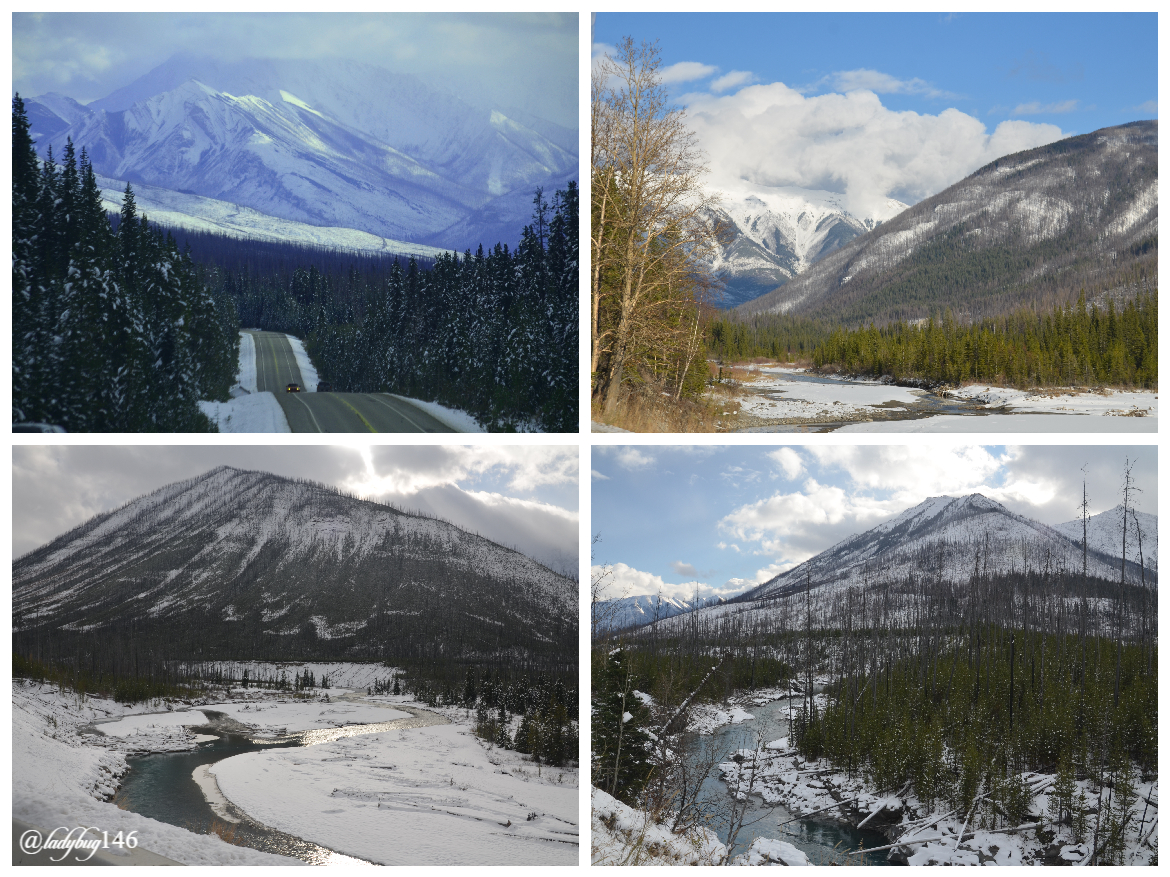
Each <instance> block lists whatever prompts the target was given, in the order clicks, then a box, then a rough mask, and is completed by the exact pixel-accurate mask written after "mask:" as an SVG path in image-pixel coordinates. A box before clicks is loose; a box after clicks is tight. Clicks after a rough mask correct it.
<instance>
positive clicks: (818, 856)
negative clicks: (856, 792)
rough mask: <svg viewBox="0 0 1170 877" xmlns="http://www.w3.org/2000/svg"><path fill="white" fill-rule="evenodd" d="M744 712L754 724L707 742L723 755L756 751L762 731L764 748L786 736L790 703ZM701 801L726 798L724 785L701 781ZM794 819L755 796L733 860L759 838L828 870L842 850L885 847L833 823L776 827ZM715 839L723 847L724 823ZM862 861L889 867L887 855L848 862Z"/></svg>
mask: <svg viewBox="0 0 1170 877" xmlns="http://www.w3.org/2000/svg"><path fill="white" fill-rule="evenodd" d="M745 709H746V710H747V711H748V712H749V713H751V714H752V715H753V716H755V720H754V721H745V722H743V723H742V724H738V725H724V726H722V727H720V728H718V729H716V730H715V731H714V732H713V733H712V734H711V735H710V739H711V742H712V743H713V744H714V745H715V746H717V747H719V748H721V749H722V750H724V751H727V752H731V751H732V750H735V749H753V748H755V741H756V733H757V731H759V730H763V731H764V732H765V733H764V742H765V743H767V742H769V741H772V740H776V739H778V738H780V737H785V736H787V734H788V701H787V700H774V701H772V702H771V703H767V704H764V705H763V706H746V707H745ZM702 789H703V793H704V796H705V797H707V798H708V799H710V800H718V799H719V798H720V797H725V796H727V795H728V787H727V784H726V783H724V782H723V780H721V779H720V778H719V775H718V772H714V773H713V774H712V775H709V776H708V777H707V779H706V780H705V781H704V783H703V786H702ZM790 819H797V815H796V814H793V813H790V812H789V811H788V810H786V809H785V808H784V807H783V806H781V805H775V806H773V805H769V804H766V803H764V800H763V798H762V797H760V796H759V795H756V794H753V795H752V796H751V800H750V803H749V809H748V812H747V814H746V815H745V817H744V820H743V826H742V827H741V828H740V830H739V833H738V835H736V838H735V848H734V849H733V850H731V851H730V853H731V854H732V855H739V854H740V853H743V852H746V851H747V849H748V847H750V846H751V844H752V841H753V840H755V839H756V838H757V837H769V838H773V839H775V840H783V841H787V842H788V843H790V844H792V845H793V846H795V847H796V848H797V849H799V850H801V851H802V852H804V853H805V854H806V855H807V856H808V857H809V860H810V861H811V862H812V864H814V865H821V864H829V863H830V862H833V861H836V860H837V859H839V858H840V856H841V854H842V853H843V852H845V851H846V850H855V849H858V848H859V847H860V846H861V844H864V845H865V846H866V847H867V848H872V847H879V846H885V845H886V844H888V843H889V840H887V839H886V836H885V835H884V834H882V833H881V832H877V831H870V830H869V829H860V830H858V829H856V828H851V827H849V826H845V825H838V824H836V823H832V822H827V821H825V822H821V821H818V820H816V819H815V818H814V819H797V821H795V822H792V823H790V824H788V825H786V826H784V827H783V828H781V827H779V826H780V823H783V822H788V821H789V820H790ZM713 827H714V828H715V830H716V832H717V833H718V834H719V839H720V840H721V841H723V842H724V843H727V837H728V834H729V826H728V825H727V824H726V823H722V824H720V825H717V826H713ZM857 859H864V860H865V864H867V865H888V864H889V861H887V859H886V853H885V852H879V853H865V854H863V855H862V856H854V857H851V861H855V860H857Z"/></svg>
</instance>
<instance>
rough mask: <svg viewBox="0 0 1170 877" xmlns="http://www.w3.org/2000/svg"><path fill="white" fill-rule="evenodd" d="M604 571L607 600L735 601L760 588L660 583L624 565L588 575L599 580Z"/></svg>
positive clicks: (659, 578)
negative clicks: (645, 597)
mask: <svg viewBox="0 0 1170 877" xmlns="http://www.w3.org/2000/svg"><path fill="white" fill-rule="evenodd" d="M607 569H608V572H609V577H608V579H607V580H606V587H605V589H604V592H603V595H602V596H603V597H604V598H605V599H608V600H613V599H617V598H620V597H640V596H642V595H644V594H650V595H654V594H662V596H664V597H671V598H674V599H676V600H677V599H686V600H690V599H691V598H693V597H694V596H695V594H696V593H698V595H699V596H700V597H713V596H719V597H734V596H735V595H736V594H739V593H742V592H743V591H746V590H747V589H748V588H754V587H755V586H756V585H757V584H759V582H747V581H744V580H743V579H731V580H729V581H728V582H727V583H726V584H725V585H723V586H722V587H716V586H714V585H709V584H707V583H706V582H696V581H690V582H679V583H677V584H676V583H673V582H667V581H663V579H662V576H659V575H655V574H654V573H648V572H643V571H642V570H639V569H634V568H633V567H632V566H627V565H626V564H624V563H615V564H613V565H612V566H610V567H608V568H607V567H604V566H594V567H591V575H592V577H593V578H595V579H596V578H597V577H598V576H600V575H604V574H605V573H606V571H607ZM761 581H767V579H762V580H761Z"/></svg>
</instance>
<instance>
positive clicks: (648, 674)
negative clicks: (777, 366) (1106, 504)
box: [591, 446, 1158, 865]
mask: <svg viewBox="0 0 1170 877" xmlns="http://www.w3.org/2000/svg"><path fill="white" fill-rule="evenodd" d="M975 450H976V449H973V448H964V449H962V450H960V451H957V452H956V453H955V454H954V455H953V459H951V461H950V466H951V467H952V471H950V472H948V473H946V474H942V473H941V472H939V471H934V465H935V464H936V463H938V462H939V460H938V459H935V458H934V457H932V452H931V451H930V450H929V449H927V448H925V447H923V448H919V449H917V452H918V456H919V457H920V459H914V453H915V451H914V450H912V449H907V451H908V454H905V455H904V454H894V453H889V451H890V448H888V447H887V446H881V447H879V448H875V449H869V448H862V447H856V448H850V447H848V446H834V447H832V448H824V449H814V450H809V449H807V448H805V449H801V451H800V452H797V451H794V450H792V449H791V448H782V449H780V450H774V451H770V452H767V454H766V458H767V459H768V460H771V461H773V463H774V465H773V467H772V479H773V480H774V481H776V480H779V479H786V480H788V481H795V482H796V483H795V484H793V485H791V486H789V487H785V486H783V484H782V483H777V484H775V485H774V486H772V487H767V486H763V485H765V484H766V483H767V480H768V479H766V478H761V476H762V475H765V474H767V473H766V471H761V467H760V463H761V462H762V460H761V459H759V458H758V457H757V455H751V454H748V453H747V452H744V451H743V450H742V449H740V450H739V451H728V452H726V453H721V454H720V455H719V457H718V459H717V460H713V459H710V455H705V456H704V458H703V460H702V461H701V462H698V461H693V462H692V461H689V460H688V459H687V457H685V456H682V455H680V454H676V455H671V456H670V457H669V462H667V460H666V459H663V460H660V461H658V465H660V466H662V467H663V468H668V469H669V475H662V476H661V477H651V478H639V479H637V484H636V485H634V486H633V487H632V488H631V489H632V490H634V491H637V495H638V496H643V495H645V494H646V493H647V487H648V486H649V485H651V484H655V483H657V484H659V485H663V484H664V482H666V481H669V482H670V483H682V484H689V485H692V487H691V488H690V489H673V488H672V489H671V491H670V492H671V496H670V498H669V502H670V504H671V505H675V506H683V507H686V508H688V509H689V510H690V511H688V513H687V514H686V516H685V518H684V516H680V515H674V514H673V513H671V512H669V511H665V510H663V509H661V508H658V507H657V506H658V504H659V503H660V502H661V501H659V500H655V499H651V498H647V499H642V500H638V501H637V508H636V509H631V511H630V512H629V514H630V515H633V516H652V517H653V516H659V515H662V516H665V517H666V518H667V519H668V520H670V521H671V523H672V526H673V527H674V528H676V529H679V530H680V532H677V533H673V534H672V536H671V537H667V539H664V540H660V541H663V542H664V543H666V544H667V545H668V547H667V549H666V550H667V551H669V552H671V553H670V554H668V555H666V556H667V557H674V558H679V557H681V558H683V559H685V560H687V561H692V560H693V561H695V562H687V563H683V562H681V561H679V560H673V561H671V563H670V566H671V567H672V568H674V569H675V571H676V573H678V574H679V575H688V574H689V575H692V576H696V577H697V580H696V581H694V582H693V583H691V584H690V585H683V586H677V585H668V584H663V585H662V586H661V587H662V588H663V591H662V592H660V593H667V594H669V593H677V592H679V591H682V592H683V593H685V592H686V591H687V590H688V589H693V592H694V593H696V594H700V593H703V594H711V593H712V591H714V593H715V595H716V596H715V597H707V598H706V600H705V601H704V604H698V605H694V606H686V605H685V604H684V605H681V606H680V605H679V601H678V600H677V599H673V600H667V601H665V602H666V605H667V606H669V607H670V610H669V611H663V612H660V613H656V614H655V615H650V614H649V613H647V612H645V611H644V610H643V611H640V612H634V611H631V610H630V608H629V607H632V606H638V605H639V604H644V603H646V602H648V603H649V605H651V606H654V605H657V604H656V602H655V600H654V596H653V594H650V595H646V596H638V595H637V592H636V591H635V593H634V594H633V595H629V594H628V591H629V590H630V589H633V588H636V587H637V586H638V584H639V583H641V582H645V581H647V580H650V581H653V579H654V578H655V576H653V575H652V574H651V573H650V571H648V570H647V566H646V564H645V561H644V560H643V561H642V562H640V563H639V562H638V558H639V557H641V556H642V555H639V554H638V553H637V549H634V548H632V547H631V546H633V545H636V544H637V540H634V541H632V542H631V541H630V540H628V539H625V538H623V537H614V539H615V540H617V541H619V542H620V543H621V545H622V546H624V551H623V554H622V555H619V556H622V557H623V560H622V563H621V564H620V565H613V566H609V565H605V564H599V565H595V566H594V568H593V583H594V588H595V603H594V617H595V624H594V628H593V650H592V671H591V679H592V697H593V701H592V708H593V716H594V723H593V730H592V735H593V736H592V747H591V748H592V753H593V757H594V771H593V776H592V781H593V785H594V790H593V801H592V803H593V847H592V861H593V863H594V864H597V865H617V864H627V865H628V864H699V865H702V864H708V865H719V864H740V865H766V864H788V865H800V864H838V865H841V864H862V863H864V864H887V863H888V864H911V865H931V864H933V865H947V864H949V865H958V864H970V865H986V864H997V865H1005V864H1010V865H1062V864H1106V863H1119V864H1120V863H1125V864H1138V863H1150V862H1154V861H1156V859H1155V857H1156V856H1157V851H1158V845H1157V834H1158V832H1157V825H1158V816H1157V809H1158V772H1157V746H1158V744H1157V651H1158V619H1157V614H1158V613H1157V606H1158V597H1157V588H1158V584H1157V582H1158V574H1157V570H1158V549H1157V528H1158V521H1157V516H1156V515H1154V514H1149V513H1144V512H1141V511H1139V510H1138V509H1137V508H1135V507H1134V505H1133V502H1134V500H1135V498H1136V497H1138V496H1139V495H1140V494H1139V491H1141V490H1143V486H1140V485H1144V488H1145V489H1149V487H1150V485H1149V483H1148V482H1143V481H1139V480H1138V479H1136V478H1135V477H1134V474H1135V470H1134V463H1133V458H1132V457H1130V458H1129V459H1127V461H1126V463H1125V466H1124V469H1123V471H1122V477H1121V488H1120V490H1119V491H1118V493H1119V495H1120V498H1121V502H1120V504H1119V505H1117V506H1115V507H1113V508H1109V509H1108V510H1106V511H1102V512H1098V513H1095V514H1092V515H1090V514H1089V508H1088V490H1089V487H1088V481H1087V480H1086V481H1085V482H1080V481H1077V484H1076V487H1077V490H1076V493H1075V495H1074V493H1073V491H1072V490H1071V489H1070V488H1071V487H1072V486H1073V485H1072V484H1068V485H1067V486H1066V487H1065V488H1064V489H1063V492H1061V493H1059V494H1058V495H1059V496H1060V499H1061V502H1060V507H1062V508H1063V507H1066V506H1067V507H1072V504H1073V501H1074V500H1080V501H1081V502H1082V509H1083V511H1082V514H1081V515H1080V516H1079V517H1077V518H1075V519H1073V520H1063V521H1062V522H1061V523H1059V524H1052V523H1042V522H1041V521H1039V520H1036V519H1034V518H1031V517H1029V516H1028V515H1026V514H1022V513H1020V512H1019V511H1013V510H1011V509H1009V508H1008V507H1006V506H1005V505H1004V504H1002V503H1001V502H998V501H996V500H995V499H992V498H989V497H988V496H985V495H983V494H982V493H978V492H976V493H968V494H965V495H959V496H931V497H928V498H926V499H924V500H921V501H919V502H917V503H915V504H911V505H906V506H903V505H902V504H901V503H896V504H895V507H901V510H900V511H897V512H896V513H888V512H886V511H883V510H881V505H882V499H881V497H882V496H883V495H885V489H884V487H883V486H884V485H897V488H896V491H897V490H907V489H913V488H912V485H914V484H915V483H916V482H919V481H920V480H921V481H926V480H928V479H932V478H940V477H941V478H957V477H963V475H969V474H972V473H969V472H964V471H963V469H964V467H966V466H972V467H974V466H978V465H980V462H982V463H983V464H984V465H986V464H987V463H988V462H989V461H988V460H986V459H984V460H982V461H980V455H979V454H978V453H976V452H975ZM1112 450H1113V449H1108V450H1107V451H1105V453H1109V452H1110V451H1112ZM1084 451H1085V452H1089V449H1088V448H1086V449H1084ZM662 456H663V457H665V455H662ZM760 456H764V455H760ZM1109 456H1110V459H1111V460H1112V459H1114V458H1115V454H1113V453H1109ZM816 458H820V459H821V460H823V461H825V463H826V464H827V465H824V466H818V467H815V468H814V467H813V464H812V460H814V459H816ZM603 459H604V460H606V461H610V462H611V463H612V462H615V461H619V460H620V457H618V456H616V455H609V456H606V457H605V458H603ZM896 460H901V461H902V463H903V464H904V465H899V464H898V463H896V462H895V461H896ZM684 461H685V462H684ZM713 464H714V465H715V466H716V467H717V469H718V471H719V472H720V474H721V479H720V480H732V479H739V482H738V490H739V491H743V490H749V491H750V492H749V494H748V496H747V497H743V496H738V497H737V499H738V502H739V504H740V505H739V507H738V508H736V509H735V510H734V511H729V512H727V513H726V514H725V513H724V512H725V511H726V510H720V509H719V508H718V506H716V508H714V509H711V510H710V511H707V509H708V508H709V506H710V505H711V502H712V500H713V499H715V498H717V497H720V496H722V495H723V494H724V491H725V490H730V491H731V494H732V495H736V493H737V492H738V491H737V490H736V489H735V488H724V487H720V488H714V487H702V488H700V487H697V486H695V485H696V484H697V481H696V479H695V478H693V477H689V476H691V475H692V474H693V473H697V472H700V471H704V472H706V470H709V469H710V468H711V467H712V465H713ZM619 465H620V463H619ZM642 465H645V462H644V461H643V463H642ZM806 467H807V468H806ZM837 467H844V468H846V469H847V470H848V471H851V472H852V473H854V478H856V479H857V481H854V482H853V483H852V484H851V483H849V482H848V481H845V482H844V483H842V482H840V481H838V480H837V479H835V478H834V477H833V475H832V472H833V470H834V469H835V468H837ZM763 468H764V469H765V470H766V469H767V468H768V467H766V466H765V467H763ZM599 469H601V472H600V473H599V474H600V475H604V476H605V478H606V479H607V480H599V481H597V482H595V491H597V490H606V491H609V490H613V491H615V492H621V491H622V488H618V487H615V488H610V487H609V486H608V485H609V481H608V478H609V475H608V474H607V473H608V472H612V471H613V469H612V466H603V467H599ZM956 469H957V470H958V471H954V470H956ZM985 471H986V470H985ZM1082 471H1083V472H1087V471H1088V467H1086V469H1084V470H1082ZM932 473H933V474H932ZM960 473H963V474H960ZM976 477H978V476H976ZM1068 480H1069V481H1072V480H1073V479H1071V478H1070V479H1068ZM1039 483H1041V484H1042V483H1044V476H1039ZM1048 483H1049V484H1052V483H1053V482H1052V481H1051V480H1050V481H1049V482H1048ZM597 484H600V485H604V487H602V488H598V487H597V486H596V485H597ZM749 484H751V485H757V484H759V485H761V486H760V487H755V486H753V487H751V488H747V485H749ZM1099 486H1100V484H1099V483H1098V487H1099ZM1029 489H1034V488H1031V487H1030V488H1029ZM788 491H792V492H791V493H790V492H788ZM761 493H762V494H763V496H764V497H765V498H763V499H760V500H757V501H753V500H752V498H751V497H752V496H753V495H755V496H759V495H760V494H761ZM894 495H897V493H896V492H895V493H894ZM1015 502H1016V503H1017V504H1023V505H1025V506H1026V505H1027V502H1026V501H1023V502H1021V501H1020V500H1018V499H1017V500H1016V501H1015ZM594 503H595V508H598V509H609V508H610V503H608V502H605V501H602V500H599V498H595V500H594ZM1044 504H1045V503H1044V502H1039V503H1036V507H1038V506H1042V505H1044ZM700 510H702V511H700ZM720 515H723V517H720ZM704 518H706V519H704ZM841 518H846V519H855V520H868V521H870V522H872V521H873V520H874V518H876V519H878V521H879V523H877V524H876V525H874V524H872V523H870V524H868V525H867V526H865V527H857V528H856V530H855V531H854V532H853V535H850V536H847V537H845V538H843V539H840V537H838V538H837V539H834V540H830V539H829V538H827V537H825V536H820V535H817V534H818V533H819V531H820V530H823V529H826V528H831V529H832V530H833V531H834V532H840V523H839V522H840V519H841ZM684 520H685V523H681V524H680V522H682V521H684ZM1050 520H1051V519H1050ZM733 521H734V522H736V524H735V525H733V524H732V523H731V522H733ZM709 522H711V523H709ZM714 522H718V523H717V524H714ZM594 526H595V528H597V529H598V531H599V532H604V530H603V529H602V528H604V527H606V526H608V527H610V529H611V532H612V529H613V528H615V527H619V528H620V527H622V526H630V522H629V521H627V520H624V519H623V518H618V519H617V520H612V519H607V518H605V517H600V518H597V519H596V520H595V525H594ZM704 527H706V528H707V529H708V532H704V533H702V535H700V531H703V529H704ZM716 530H717V531H718V533H719V536H715V535H714V533H713V532H710V531H716ZM753 531H755V532H753ZM695 539H698V540H700V541H703V540H704V539H706V540H710V541H712V542H714V541H715V540H716V539H720V541H718V543H717V544H716V548H717V549H719V553H727V552H732V554H733V556H734V557H739V556H740V555H741V554H744V553H746V550H747V548H748V547H749V546H750V545H752V544H753V543H757V544H760V545H761V547H762V550H758V552H757V553H759V554H763V555H764V556H765V558H766V559H765V560H761V561H758V564H759V565H763V564H767V559H774V560H773V562H772V563H771V564H768V565H765V566H764V568H763V569H761V570H760V571H759V572H758V573H757V576H758V577H757V579H756V583H755V584H754V586H753V585H750V584H749V583H747V582H744V580H743V579H741V578H732V579H731V580H730V581H728V583H727V585H726V586H725V588H719V587H718V586H716V587H714V588H712V587H711V581H712V578H713V577H715V576H717V575H719V573H718V572H716V570H714V569H703V568H702V567H703V566H706V565H707V564H708V563H709V562H710V558H712V557H718V556H719V555H718V554H709V553H705V552H703V551H702V550H701V549H699V548H697V547H696V546H695V545H693V544H691V543H692V542H693V541H694V540H695ZM723 539H727V540H729V541H730V540H732V539H734V540H735V542H736V543H737V544H735V545H729V544H727V542H724V541H722V540H723ZM814 540H815V541H817V542H820V544H821V545H822V546H823V545H825V544H826V543H830V542H831V543H832V544H828V546H827V547H818V549H816V550H815V551H809V550H808V549H807V548H800V549H797V550H798V551H799V552H800V553H802V554H804V555H805V557H804V559H802V558H801V557H800V554H797V556H796V558H793V557H792V555H793V553H796V552H794V551H792V549H791V548H790V547H789V546H792V545H809V544H810V542H813V541H814ZM598 541H599V542H600V540H598ZM600 544H601V545H604V544H605V543H604V542H600ZM595 550H596V549H595ZM809 555H811V556H809ZM700 560H701V561H703V562H702V563H701V564H700V563H699V561H700ZM725 562H726V561H725ZM634 564H637V568H634ZM777 568H779V570H778V571H777ZM718 580H719V579H718V578H716V579H715V581H718ZM659 581H661V580H659ZM745 584H747V585H748V586H747V587H746V589H744V586H745ZM623 586H624V587H625V588H626V589H627V595H626V596H621V597H614V598H611V599H608V600H607V599H602V596H603V595H604V594H606V593H614V592H615V591H616V592H617V593H619V594H620V593H621V592H620V588H621V587H623ZM733 587H734V589H735V590H732V588H733ZM607 589H608V590H607ZM741 589H742V590H741ZM721 592H722V593H721ZM610 612H613V613H618V612H620V613H622V614H621V615H620V617H621V618H622V619H623V622H624V623H625V624H626V627H625V628H624V629H621V628H620V627H619V626H618V625H616V624H598V623H597V619H599V618H601V619H604V618H606V617H607V613H610ZM867 832H868V834H867ZM875 832H876V835H875V834H873V833H875Z"/></svg>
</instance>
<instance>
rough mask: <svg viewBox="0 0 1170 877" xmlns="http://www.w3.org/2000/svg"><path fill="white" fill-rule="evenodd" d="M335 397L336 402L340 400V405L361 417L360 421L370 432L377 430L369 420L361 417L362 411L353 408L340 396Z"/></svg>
mask: <svg viewBox="0 0 1170 877" xmlns="http://www.w3.org/2000/svg"><path fill="white" fill-rule="evenodd" d="M335 398H336V399H337V401H338V402H340V403H341V404H342V405H344V406H345V407H346V408H348V409H349V410H350V411H352V412H353V413H354V414H356V415H357V416H358V417H359V418H360V419H361V422H362V423H364V424H365V425H366V429H368V430H369V431H370V432H377V431H378V430H376V429H374V427H373V425H372V424H371V423H370V421H368V420H366V419H365V418H364V417H362V413H361V412H360V411H358V410H357V409H356V408H354V407H353V406H352V405H350V404H349V403H348V402H346V401H345V400H344V399H342V398H341V397H340V396H336V397H335Z"/></svg>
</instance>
